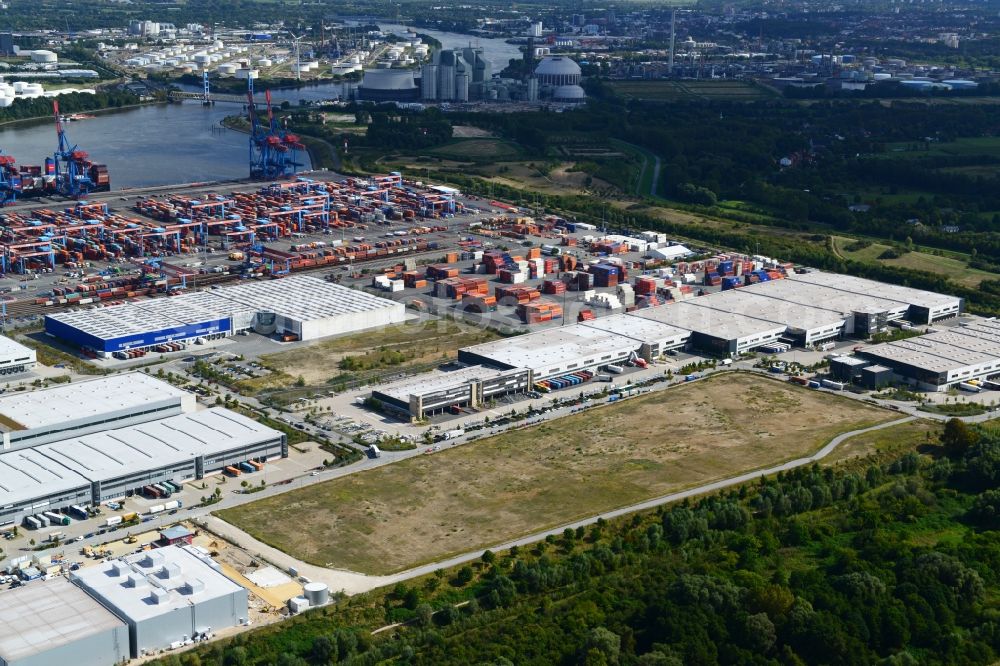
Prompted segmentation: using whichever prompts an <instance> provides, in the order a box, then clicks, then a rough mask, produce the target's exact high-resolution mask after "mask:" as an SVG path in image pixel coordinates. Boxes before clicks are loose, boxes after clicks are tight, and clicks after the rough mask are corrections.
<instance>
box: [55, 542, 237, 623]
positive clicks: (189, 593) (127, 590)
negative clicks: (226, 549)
mask: <svg viewBox="0 0 1000 666" xmlns="http://www.w3.org/2000/svg"><path fill="white" fill-rule="evenodd" d="M206 557H207V556H201V555H199V554H198V551H197V550H195V549H194V548H192V547H190V546H165V547H163V548H156V549H154V550H150V551H146V552H143V553H136V554H133V555H128V556H125V557H123V558H121V559H118V560H113V561H111V562H102V563H100V564H98V565H95V566H91V567H85V568H82V569H80V570H79V571H76V572H74V573H73V574H72V578H73V579H74V580H76V581H78V583H79V584H80V585H81V586H82V587H83V588H85V589H87V590H91V591H92V592H93V594H95V595H96V596H97V597H99V598H101V599H103V600H104V601H105V603H107V604H108V605H110V606H111V607H112V608H114V609H115V612H116V613H118V614H119V615H121V616H123V617H125V618H126V619H127V620H128V621H129V623H139V622H142V621H143V620H148V619H150V618H154V617H158V616H161V615H166V614H168V613H171V612H174V611H177V610H182V609H183V610H185V611H186V609H188V608H189V607H190V606H192V605H196V604H199V603H203V602H205V601H209V600H211V599H218V598H220V597H224V596H227V595H231V594H234V593H240V592H244V588H242V587H241V586H239V585H237V584H236V583H234V582H233V581H231V580H230V579H229V578H226V576H225V575H224V574H222V572H221V571H220V570H219V569H218V568H217V567H218V565H216V564H215V563H214V562H212V561H211V559H206ZM236 613H237V614H238V615H240V616H242V617H246V616H247V615H246V609H245V608H243V609H242V610H241V609H236ZM221 628H222V627H216V629H221Z"/></svg>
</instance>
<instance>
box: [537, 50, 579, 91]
mask: <svg viewBox="0 0 1000 666" xmlns="http://www.w3.org/2000/svg"><path fill="white" fill-rule="evenodd" d="M535 78H537V79H538V82H539V83H540V84H541V85H543V86H578V85H580V79H581V78H582V75H581V72H580V66H579V65H578V64H576V62H574V61H573V60H572V59H570V58H567V57H566V56H548V57H546V58H543V59H542V61H541V62H540V63H538V66H537V67H535Z"/></svg>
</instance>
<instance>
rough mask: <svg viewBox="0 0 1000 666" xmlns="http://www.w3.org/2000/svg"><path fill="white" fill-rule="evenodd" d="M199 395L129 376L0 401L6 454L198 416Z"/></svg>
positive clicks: (140, 376)
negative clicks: (162, 420)
mask: <svg viewBox="0 0 1000 666" xmlns="http://www.w3.org/2000/svg"><path fill="white" fill-rule="evenodd" d="M195 408H196V405H195V395H194V394H193V393H188V392H187V391H182V390H180V389H178V388H175V387H174V386H172V385H170V384H168V383H166V382H163V381H160V380H159V379H155V378H153V377H150V376H149V375H146V374H143V373H141V372H130V373H127V374H122V375H115V376H113V377H101V378H100V379H91V380H87V381H82V382H73V383H71V384H60V385H58V386H54V387H52V388H48V389H45V390H42V391H30V392H25V393H13V394H10V395H6V396H3V397H0V433H2V435H3V446H2V450H3V451H10V450H14V449H20V448H25V447H30V446H38V445H40V444H46V443H48V442H54V441H57V440H61V439H67V438H69V437H76V436H79V435H86V434H88V433H92V432H97V431H100V430H108V429H109V428H123V427H125V426H129V425H134V424H137V423H145V422H147V421H153V420H156V419H160V418H164V417H167V416H174V415H176V414H182V413H186V412H193V411H194V410H195Z"/></svg>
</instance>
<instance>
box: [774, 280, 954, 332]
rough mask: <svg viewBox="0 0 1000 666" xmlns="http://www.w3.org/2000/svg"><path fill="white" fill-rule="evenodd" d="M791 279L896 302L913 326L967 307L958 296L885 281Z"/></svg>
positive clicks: (944, 316) (942, 317)
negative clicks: (905, 309) (902, 306)
mask: <svg viewBox="0 0 1000 666" xmlns="http://www.w3.org/2000/svg"><path fill="white" fill-rule="evenodd" d="M788 279H790V280H793V281H796V282H804V283H808V284H817V285H821V286H824V287H830V288H832V289H836V290H838V291H841V292H843V293H846V294H851V295H853V296H874V297H877V298H882V299H885V300H889V301H895V302H897V303H900V304H903V305H905V306H906V308H907V312H906V318H907V319H909V320H910V321H911V322H913V323H914V324H930V323H933V322H935V321H938V320H939V319H944V318H946V317H955V316H957V315H959V314H961V312H962V310H963V309H964V306H965V299H962V298H959V297H957V296H948V295H947V294H938V293H935V292H933V291H924V290H923V289H913V288H911V287H902V286H900V285H896V284H886V283H885V282H876V281H875V280H866V279H865V278H859V277H853V276H851V275H841V274H840V273H827V272H824V271H808V272H806V273H795V274H793V275H789V276H788Z"/></svg>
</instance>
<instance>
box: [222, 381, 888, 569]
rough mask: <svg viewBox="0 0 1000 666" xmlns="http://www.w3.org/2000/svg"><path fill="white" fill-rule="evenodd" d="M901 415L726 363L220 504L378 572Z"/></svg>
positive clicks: (317, 551) (287, 541) (269, 530)
mask: <svg viewBox="0 0 1000 666" xmlns="http://www.w3.org/2000/svg"><path fill="white" fill-rule="evenodd" d="M892 418H896V415H895V414H893V413H891V412H888V411H885V410H879V409H875V408H873V407H870V406H867V405H864V404H862V403H859V402H856V401H852V400H848V399H846V398H840V397H836V396H831V395H827V394H820V393H818V392H810V391H808V390H806V389H803V388H800V387H796V386H794V385H791V384H786V383H781V382H778V381H775V380H771V379H768V378H764V377H759V376H756V375H749V374H736V373H727V374H724V375H719V376H715V377H712V378H709V379H707V380H705V381H701V382H697V383H695V384H687V385H682V386H679V387H676V388H673V389H669V390H668V391H667V392H665V393H664V392H657V393H651V394H648V395H645V396H642V397H640V398H636V399H633V400H629V401H625V402H623V403H618V404H615V405H608V406H604V407H600V408H597V409H593V410H591V411H588V412H585V413H582V414H576V415H572V416H569V417H566V418H563V419H560V420H558V421H554V422H552V423H550V424H544V425H540V426H536V427H533V428H528V429H525V430H521V431H516V432H510V433H505V434H503V435H499V436H497V437H492V438H489V439H485V440H481V441H478V442H474V443H471V444H466V445H464V446H461V447H459V448H455V449H449V450H446V451H443V452H440V453H437V454H434V455H424V456H419V457H415V458H411V459H409V460H406V461H403V462H399V463H395V464H392V465H388V466H385V467H380V468H378V469H376V470H372V471H369V472H364V473H360V474H353V475H351V476H348V477H344V478H341V479H335V480H332V481H328V482H326V483H321V484H316V485H314V486H310V487H308V488H303V489H301V490H296V491H292V492H289V493H285V494H282V495H281V496H280V497H274V498H268V499H265V500H261V501H259V502H253V503H250V504H245V505H243V506H240V507H236V508H233V509H227V510H225V511H221V512H219V515H220V516H221V517H222V518H223V519H225V520H227V521H229V522H231V523H233V524H235V525H238V526H239V527H240V528H241V529H244V530H246V531H247V532H249V533H250V534H252V535H253V536H254V537H256V538H258V539H260V540H262V541H265V542H267V543H269V544H271V545H273V546H275V547H277V548H280V549H281V550H283V551H285V552H288V553H290V554H292V555H294V556H296V557H298V558H300V559H303V560H306V561H309V562H313V563H316V564H319V565H330V566H335V567H340V568H346V569H351V570H356V571H363V572H366V573H373V574H374V573H378V574H383V573H389V572H392V571H399V570H403V569H406V568H409V567H412V566H415V565H417V564H420V563H425V562H431V561H435V560H438V559H441V558H443V557H445V556H448V555H453V554H455V553H460V552H465V551H469V550H475V549H477V548H485V547H488V546H490V545H493V544H496V543H501V542H503V541H506V540H508V539H511V538H514V537H517V536H519V535H523V534H529V533H532V532H535V531H538V530H540V529H544V528H547V527H553V526H557V525H560V524H563V523H566V522H569V521H572V520H574V519H579V518H582V517H585V516H590V515H594V514H596V513H600V512H602V511H606V510H609V509H613V508H616V507H620V506H626V505H629V504H632V503H635V502H638V501H641V500H643V499H647V498H651V497H657V496H660V495H664V494H667V493H669V492H672V491H676V490H679V489H681V488H684V487H689V486H693V485H699V484H702V483H705V482H708V481H711V480H713V479H719V478H725V477H728V476H732V475H734V474H737V473H739V472H743V471H747V470H751V469H755V468H759V467H764V466H769V465H773V464H775V463H779V462H781V461H784V460H788V459H792V458H796V457H799V456H802V455H805V454H808V453H811V452H813V451H815V450H816V449H818V448H819V447H820V446H821V445H822V444H824V443H825V442H827V441H829V440H830V439H831V438H832V437H833V436H835V435H836V434H837V433H840V432H844V431H848V430H853V429H856V428H861V427H865V426H869V425H872V424H875V423H879V422H883V421H886V420H889V419H892Z"/></svg>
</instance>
